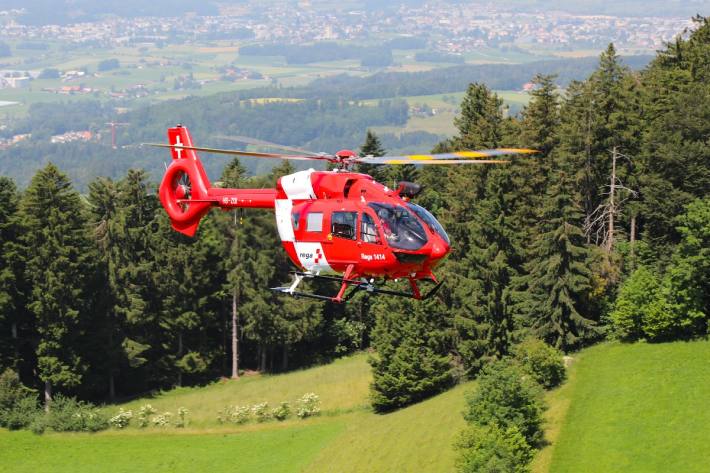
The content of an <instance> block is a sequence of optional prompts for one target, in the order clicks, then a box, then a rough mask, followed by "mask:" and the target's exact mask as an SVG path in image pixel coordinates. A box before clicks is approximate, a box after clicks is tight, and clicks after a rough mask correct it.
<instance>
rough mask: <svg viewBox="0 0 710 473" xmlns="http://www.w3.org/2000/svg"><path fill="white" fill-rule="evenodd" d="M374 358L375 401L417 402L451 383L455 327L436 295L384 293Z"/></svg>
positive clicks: (378, 406) (384, 404) (387, 407)
mask: <svg viewBox="0 0 710 473" xmlns="http://www.w3.org/2000/svg"><path fill="white" fill-rule="evenodd" d="M372 310H373V312H374V313H375V314H376V322H375V328H374V330H373V333H372V345H373V348H374V349H375V352H376V354H375V355H373V356H372V357H371V358H370V364H371V365H372V376H373V381H372V385H371V400H372V406H373V407H374V409H375V410H376V411H378V412H387V411H391V410H394V409H398V408H400V407H404V406H407V405H409V404H413V403H416V402H419V401H421V400H423V399H426V398H428V397H431V396H433V395H435V394H438V393H439V392H441V391H443V390H445V389H446V388H448V387H449V386H451V384H452V382H453V379H454V377H453V370H452V364H451V358H450V356H449V351H450V345H451V332H450V329H449V328H448V327H447V324H448V320H449V317H448V315H447V310H446V307H445V306H444V305H443V304H441V303H440V302H439V301H438V300H436V299H435V298H434V299H431V300H428V301H411V300H403V299H395V298H388V299H380V300H378V301H377V302H376V303H375V305H374V306H373V309H372Z"/></svg>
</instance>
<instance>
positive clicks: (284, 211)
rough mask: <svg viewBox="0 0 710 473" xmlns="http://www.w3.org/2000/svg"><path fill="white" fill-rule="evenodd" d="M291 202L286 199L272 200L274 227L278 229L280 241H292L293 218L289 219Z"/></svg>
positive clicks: (293, 238)
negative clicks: (274, 218)
mask: <svg viewBox="0 0 710 473" xmlns="http://www.w3.org/2000/svg"><path fill="white" fill-rule="evenodd" d="M292 208H293V202H291V201H290V200H288V199H276V201H274V214H275V215H276V228H278V230H279V237H280V238H281V241H294V240H295V239H296V237H295V236H294V234H293V220H292V219H291V209H292Z"/></svg>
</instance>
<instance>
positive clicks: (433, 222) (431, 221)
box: [407, 202, 451, 245]
mask: <svg viewBox="0 0 710 473" xmlns="http://www.w3.org/2000/svg"><path fill="white" fill-rule="evenodd" d="M407 207H409V208H410V210H412V211H413V212H414V213H415V214H417V216H418V217H419V218H420V219H422V221H423V222H424V223H426V225H427V227H429V230H431V231H432V232H433V233H436V234H437V235H439V236H440V237H441V238H443V239H444V241H445V242H446V244H447V245H449V244H451V241H450V240H449V235H447V234H446V231H445V230H444V227H442V226H441V224H440V223H439V221H438V220H437V219H436V218H435V217H434V216H433V215H432V214H431V213H430V212H429V211H428V210H427V209H425V208H424V207H420V206H418V205H417V204H413V203H411V202H408V203H407Z"/></svg>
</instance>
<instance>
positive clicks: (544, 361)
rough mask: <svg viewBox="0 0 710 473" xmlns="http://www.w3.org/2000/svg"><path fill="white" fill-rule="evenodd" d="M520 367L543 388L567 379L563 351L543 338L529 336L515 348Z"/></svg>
mask: <svg viewBox="0 0 710 473" xmlns="http://www.w3.org/2000/svg"><path fill="white" fill-rule="evenodd" d="M513 356H514V359H515V361H516V362H517V363H518V364H519V365H520V368H521V369H522V370H523V371H524V372H525V373H527V374H529V375H530V376H532V378H533V379H534V380H535V381H536V382H537V383H538V384H539V385H540V386H542V387H543V388H545V389H550V388H554V387H555V386H558V385H560V384H561V383H562V381H564V380H565V376H566V372H565V364H564V359H563V355H562V352H561V351H559V350H558V349H556V348H554V347H551V346H550V345H548V344H547V343H545V342H543V341H542V340H538V339H535V338H529V339H527V340H525V341H523V342H522V343H520V344H519V345H517V346H516V347H515V348H514V349H513Z"/></svg>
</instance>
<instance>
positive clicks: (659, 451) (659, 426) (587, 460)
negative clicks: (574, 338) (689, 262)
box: [536, 342, 710, 473]
mask: <svg viewBox="0 0 710 473" xmlns="http://www.w3.org/2000/svg"><path fill="white" fill-rule="evenodd" d="M571 371H572V373H571V374H572V376H571V378H570V381H569V382H568V384H567V385H566V386H565V387H563V388H562V389H561V390H559V391H558V392H556V393H553V394H552V395H551V396H552V398H551V402H550V405H551V406H552V410H553V412H552V413H551V420H552V422H551V424H552V425H551V427H553V430H554V432H553V435H554V436H558V438H557V439H556V441H554V440H553V445H552V446H551V447H549V448H548V449H547V451H544V452H543V454H542V455H541V457H547V458H538V465H537V466H538V468H536V471H539V472H542V471H548V470H547V469H546V468H544V467H545V464H546V463H548V462H549V472H550V473H565V472H575V473H582V472H589V473H592V472H600V473H601V472H610V471H623V472H656V471H657V472H674V473H680V472H688V473H690V472H707V471H708V468H709V465H710V442H708V439H709V438H710V409H709V408H708V407H709V406H710V343H708V342H693V343H668V344H657V345H652V344H634V345H622V344H604V345H599V346H596V347H593V348H591V349H588V350H585V351H583V352H582V353H581V354H580V355H579V356H578V357H577V360H576V362H575V365H574V366H573V369H572V370H571ZM567 406H568V407H567ZM564 411H567V412H566V415H560V414H564ZM548 415H550V414H548ZM561 417H563V420H561V421H560V418H561ZM558 429H559V430H558Z"/></svg>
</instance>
